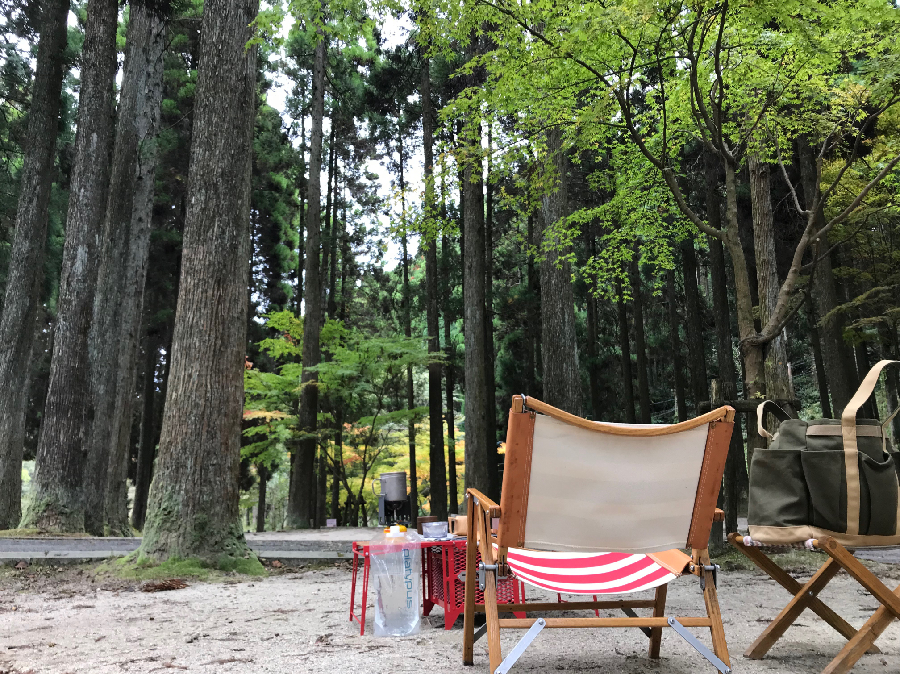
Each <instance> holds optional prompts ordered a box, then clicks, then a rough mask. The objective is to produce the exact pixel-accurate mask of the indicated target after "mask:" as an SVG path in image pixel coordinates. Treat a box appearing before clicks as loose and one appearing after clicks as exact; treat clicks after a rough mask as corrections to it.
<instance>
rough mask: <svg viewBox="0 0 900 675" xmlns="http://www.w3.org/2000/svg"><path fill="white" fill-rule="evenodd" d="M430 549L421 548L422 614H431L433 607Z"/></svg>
mask: <svg viewBox="0 0 900 675" xmlns="http://www.w3.org/2000/svg"><path fill="white" fill-rule="evenodd" d="M431 555H432V554H431V549H430V548H428V547H424V548H423V549H422V616H428V615H429V614H431V610H432V608H433V607H434V601H433V600H432V599H431V597H429V596H430V593H431V565H432V560H431Z"/></svg>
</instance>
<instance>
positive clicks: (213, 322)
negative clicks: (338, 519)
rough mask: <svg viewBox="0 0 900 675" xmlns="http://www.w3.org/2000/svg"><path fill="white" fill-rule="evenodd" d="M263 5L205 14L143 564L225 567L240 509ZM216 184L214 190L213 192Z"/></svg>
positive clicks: (217, 1) (209, 7) (213, 7)
mask: <svg viewBox="0 0 900 675" xmlns="http://www.w3.org/2000/svg"><path fill="white" fill-rule="evenodd" d="M257 8H258V0H207V2H206V5H205V7H204V11H203V23H202V29H201V31H202V32H201V35H202V37H201V42H200V60H199V69H198V78H197V90H196V103H195V107H194V127H193V141H192V145H191V161H190V172H189V178H188V180H189V185H188V199H187V201H188V208H187V214H186V219H185V227H184V253H183V257H182V263H181V282H180V292H179V295H178V308H177V312H176V318H175V334H174V338H173V341H172V366H171V372H170V375H169V377H170V381H169V386H168V390H167V395H166V406H165V410H164V413H163V426H162V434H161V437H160V442H159V458H158V460H157V468H156V476H155V479H154V481H153V484H152V485H151V487H150V503H149V508H148V513H147V522H146V525H145V527H144V537H143V541H142V543H141V547H140V549H139V550H138V553H137V555H138V557H146V558H150V559H152V560H155V561H158V562H162V561H165V560H167V559H169V558H175V557H177V558H200V559H201V560H206V561H208V562H211V563H214V564H218V565H219V566H224V565H227V564H228V561H229V559H234V558H242V557H243V556H244V555H245V554H246V552H247V546H246V543H245V542H244V535H243V528H242V527H241V523H240V514H239V508H238V496H239V495H238V466H239V463H240V440H241V438H240V433H241V416H242V412H243V405H244V354H245V349H246V331H247V323H246V320H245V319H246V316H247V301H248V300H247V284H248V281H249V273H250V269H249V261H250V228H249V223H250V171H251V159H252V134H253V121H254V117H255V110H256V95H255V94H256V48H255V47H251V48H247V46H246V45H247V41H248V40H249V39H250V38H251V37H252V29H251V28H250V23H251V22H252V21H253V19H254V18H255V17H256V12H257ZM210 176H215V180H210Z"/></svg>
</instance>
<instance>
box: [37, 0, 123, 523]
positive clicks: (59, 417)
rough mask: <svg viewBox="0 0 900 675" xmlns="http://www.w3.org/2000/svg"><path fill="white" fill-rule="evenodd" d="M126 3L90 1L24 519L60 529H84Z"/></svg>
mask: <svg viewBox="0 0 900 675" xmlns="http://www.w3.org/2000/svg"><path fill="white" fill-rule="evenodd" d="M118 8H119V6H118V3H117V2H116V0H90V1H89V2H88V7H87V23H86V25H85V37H84V48H83V51H82V55H81V63H82V67H81V93H80V96H79V100H78V131H77V133H76V137H75V161H74V165H73V167H72V184H71V192H70V196H69V210H68V214H67V218H66V242H65V246H64V248H63V260H62V270H61V272H60V287H59V302H58V308H59V310H58V314H57V323H56V328H55V335H54V341H53V359H52V361H51V365H50V382H49V384H48V387H47V401H46V403H45V405H44V418H43V424H42V426H41V438H40V441H39V443H38V449H37V455H36V457H35V465H36V471H35V478H34V481H33V483H32V493H31V500H30V503H29V505H28V509H27V511H26V513H25V515H24V517H23V519H22V526H23V527H37V528H40V529H44V530H49V531H56V532H79V531H81V530H83V529H84V492H83V487H82V480H83V478H84V475H83V471H84V452H85V446H86V444H87V442H88V436H89V433H90V423H91V419H92V415H93V411H92V407H91V404H90V401H91V388H90V364H89V359H88V332H89V330H90V324H91V315H92V309H93V302H94V290H95V288H96V280H97V273H96V269H95V268H94V264H95V262H96V259H97V255H98V253H99V251H98V242H99V241H100V238H101V233H102V225H103V214H104V210H105V207H106V197H107V194H108V187H109V160H110V149H111V146H112V141H113V133H112V120H113V105H114V103H115V97H114V91H113V81H114V78H115V74H116V27H117V20H118ZM104 480H105V476H104Z"/></svg>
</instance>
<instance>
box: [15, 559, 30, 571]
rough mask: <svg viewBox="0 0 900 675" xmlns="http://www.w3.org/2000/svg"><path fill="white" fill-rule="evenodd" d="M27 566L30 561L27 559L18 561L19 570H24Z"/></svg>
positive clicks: (17, 567)
mask: <svg viewBox="0 0 900 675" xmlns="http://www.w3.org/2000/svg"><path fill="white" fill-rule="evenodd" d="M26 567H28V562H27V561H25V560H20V561H19V562H17V563H16V569H17V570H24V569H25V568H26Z"/></svg>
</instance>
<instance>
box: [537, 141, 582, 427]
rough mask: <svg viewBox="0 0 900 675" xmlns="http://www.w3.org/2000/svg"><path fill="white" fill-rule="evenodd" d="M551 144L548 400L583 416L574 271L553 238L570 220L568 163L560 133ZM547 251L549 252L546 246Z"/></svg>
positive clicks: (545, 283) (545, 313)
mask: <svg viewBox="0 0 900 675" xmlns="http://www.w3.org/2000/svg"><path fill="white" fill-rule="evenodd" d="M547 145H548V151H549V152H550V154H551V156H552V158H553V160H552V161H553V163H554V165H555V169H556V174H557V180H558V181H559V182H558V183H557V185H556V189H555V191H553V192H551V193H550V194H547V195H544V198H543V216H544V217H543V220H544V231H543V233H542V239H543V242H542V245H543V247H544V260H543V261H542V262H541V347H542V352H543V361H544V401H545V402H546V403H549V404H550V405H552V406H555V407H557V408H560V409H561V410H565V411H566V412H568V413H572V414H573V415H581V374H580V372H579V370H578V344H577V341H576V336H575V297H574V294H573V291H572V268H571V265H570V264H569V262H568V259H567V258H566V257H565V256H566V254H567V253H568V251H566V250H559V249H558V248H557V246H556V244H555V242H554V241H552V239H553V238H554V236H553V235H552V234H551V233H552V231H553V230H552V228H553V227H554V226H555V225H557V224H558V223H559V221H561V220H564V219H565V218H567V217H568V216H569V205H568V183H569V181H568V169H569V166H568V161H567V157H566V154H565V151H564V150H563V147H562V131H560V130H559V129H553V130H551V131H548V132H547ZM548 247H549V248H548Z"/></svg>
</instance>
